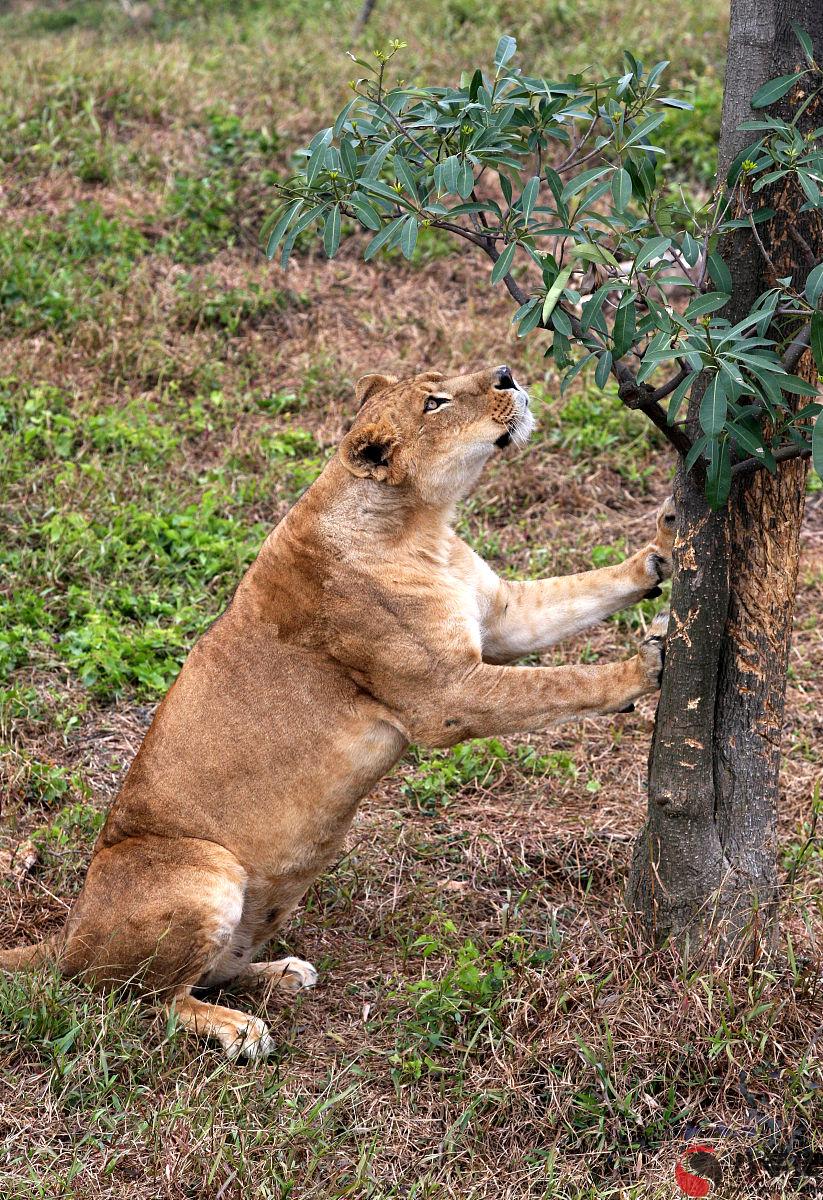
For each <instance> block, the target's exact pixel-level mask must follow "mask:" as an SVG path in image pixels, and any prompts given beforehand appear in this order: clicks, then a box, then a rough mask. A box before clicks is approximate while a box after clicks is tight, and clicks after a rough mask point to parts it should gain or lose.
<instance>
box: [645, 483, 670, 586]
mask: <svg viewBox="0 0 823 1200" xmlns="http://www.w3.org/2000/svg"><path fill="white" fill-rule="evenodd" d="M675 518H676V512H675V507H674V500H673V499H672V497H671V496H669V497H668V499H667V500H664V501H663V503H662V504H661V506H660V508H659V509H658V512H657V532H656V534H655V538H654V541H653V542H652V544H651V545H650V546H649V550H648V554H647V556H646V564H645V565H646V573H647V575H648V577H649V582H650V583H651V585H652V586H651V588H650V590H649V592H648V594H647V595H648V598H651V597H653V596H659V595H660V588H659V587H658V586H657V585H658V584H660V583H662V582H663V580H664V579H668V578H669V577H670V576H671V573H672V549H673V547H674V525H675Z"/></svg>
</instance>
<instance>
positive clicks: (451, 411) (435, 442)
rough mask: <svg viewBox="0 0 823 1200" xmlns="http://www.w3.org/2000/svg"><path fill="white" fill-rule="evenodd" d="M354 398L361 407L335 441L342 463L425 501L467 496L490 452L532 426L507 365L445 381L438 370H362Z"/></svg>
mask: <svg viewBox="0 0 823 1200" xmlns="http://www.w3.org/2000/svg"><path fill="white" fill-rule="evenodd" d="M355 397H356V399H357V401H358V402H359V404H360V411H359V412H358V414H357V417H356V418H355V420H354V423H353V424H352V427H351V429H350V430H349V432H348V433H347V435H346V437H345V438H344V439H343V442H342V443H341V446H340V457H341V460H342V462H343V465H344V466H345V467H346V468H347V469H348V470H349V471H350V472H351V473H352V474H353V475H356V476H359V477H361V478H364V479H365V478H369V479H373V480H376V481H377V482H379V483H384V484H387V485H389V486H394V487H401V488H403V489H408V490H411V491H413V492H415V493H416V494H417V495H418V496H419V497H420V499H421V500H423V501H424V502H425V503H428V504H439V503H449V502H450V501H451V500H455V499H458V498H459V497H461V496H464V495H466V493H467V492H468V491H469V490H470V489H471V488H472V487H473V485H474V483H475V482H476V480H477V478H478V476H479V474H480V472H481V471H482V469H483V466H484V465H485V463H486V461H487V459H488V458H489V457H490V455H491V454H493V453H494V451H495V450H496V449H502V448H503V447H505V446H507V445H509V444H510V443H514V444H516V445H523V444H524V443H525V442H526V440H527V439H528V436H529V434H530V433H531V431H532V429H533V427H534V418H533V417H532V414H531V411H530V409H529V397H528V395H527V393H526V392H525V391H524V390H523V388H521V387H520V386H519V384H517V383H516V381H515V379H514V376H513V375H512V372H511V371H510V369H509V368H508V367H506V366H503V367H494V368H493V369H492V370H485V371H475V372H474V373H473V374H471V375H455V376H453V377H452V378H450V379H447V378H446V377H445V376H444V375H442V374H440V372H438V371H425V372H424V373H423V374H421V375H413V376H411V377H410V378H408V379H396V378H395V377H394V376H392V375H364V376H363V378H362V379H360V380H359V381H358V383H357V387H356V389H355Z"/></svg>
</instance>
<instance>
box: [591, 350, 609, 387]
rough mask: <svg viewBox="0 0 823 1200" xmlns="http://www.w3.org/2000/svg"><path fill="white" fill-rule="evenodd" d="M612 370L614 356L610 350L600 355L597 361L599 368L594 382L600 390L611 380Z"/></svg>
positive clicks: (596, 369)
mask: <svg viewBox="0 0 823 1200" xmlns="http://www.w3.org/2000/svg"><path fill="white" fill-rule="evenodd" d="M611 369H612V355H611V351H610V350H606V351H605V352H604V353H603V354H601V355H600V358H599V359H598V361H597V367H596V368H595V372H594V382H595V383H596V384H597V386H598V387H599V388H604V387H605V386H606V383H607V381H608V378H609V373H610V371H611Z"/></svg>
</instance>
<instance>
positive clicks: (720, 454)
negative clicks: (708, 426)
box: [706, 438, 732, 511]
mask: <svg viewBox="0 0 823 1200" xmlns="http://www.w3.org/2000/svg"><path fill="white" fill-rule="evenodd" d="M731 486H732V464H731V457H730V455H729V443H728V441H727V440H726V438H723V440H722V441H716V440H714V441H710V442H709V466H708V469H707V471H706V499H707V500H708V502H709V508H712V509H714V510H715V511H716V510H717V509H718V508H722V507H723V505H724V504H725V503H726V501H727V500H728V498H729V492H730V491H731Z"/></svg>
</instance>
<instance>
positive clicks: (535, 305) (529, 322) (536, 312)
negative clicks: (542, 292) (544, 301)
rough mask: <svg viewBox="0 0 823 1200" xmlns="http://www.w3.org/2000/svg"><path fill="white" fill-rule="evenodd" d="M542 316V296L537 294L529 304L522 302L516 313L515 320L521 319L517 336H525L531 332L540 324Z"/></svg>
mask: <svg viewBox="0 0 823 1200" xmlns="http://www.w3.org/2000/svg"><path fill="white" fill-rule="evenodd" d="M540 317H541V313H540V297H539V296H535V297H534V299H533V300H530V301H529V302H528V303H527V304H522V305H521V306H520V308H519V309H518V310H517V312H516V313H515V314H514V317H513V321H518V320H519V321H520V325H519V327H518V330H517V336H518V337H525V336H526V334H527V333H531V331H532V330H533V329H534V328H535V326H536V325H539V324H540Z"/></svg>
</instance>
